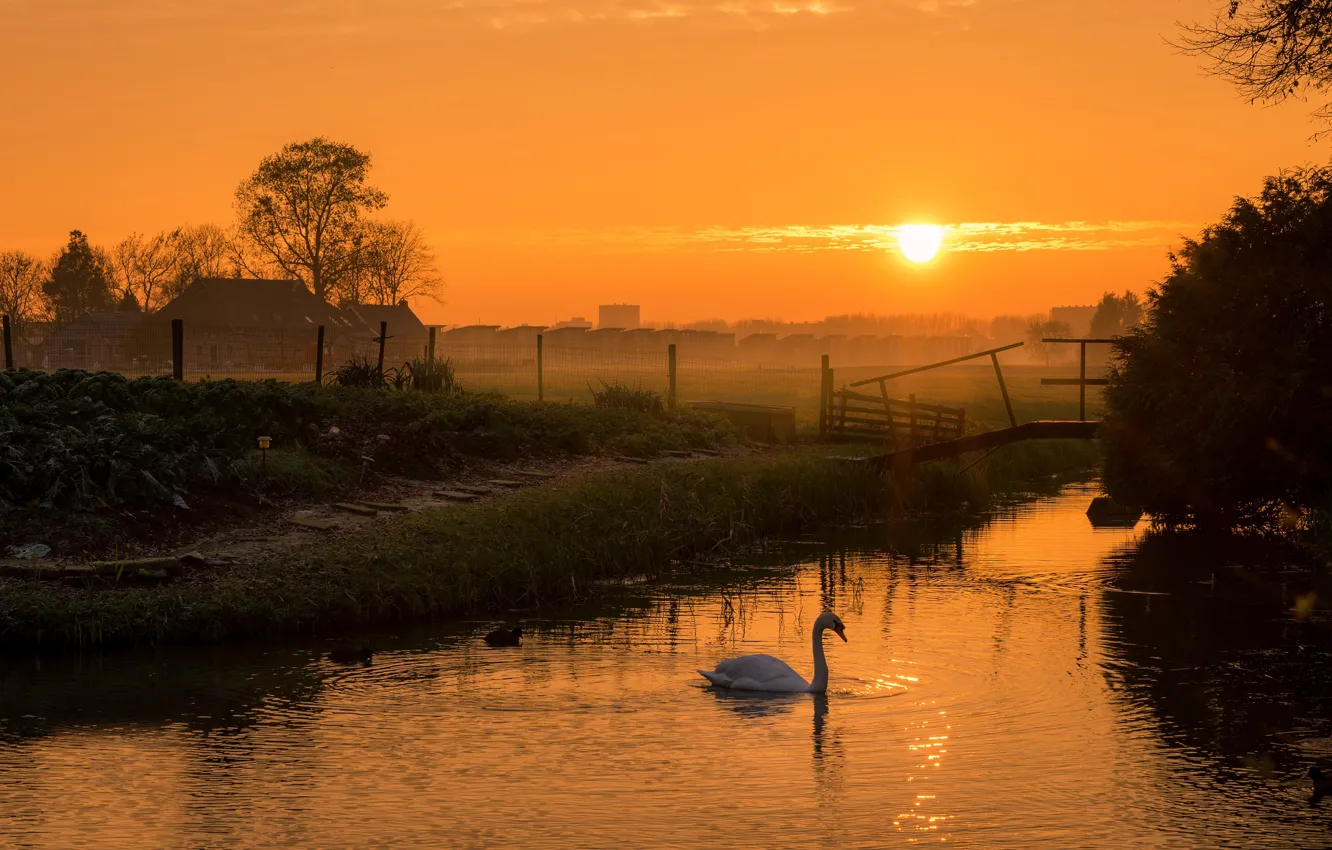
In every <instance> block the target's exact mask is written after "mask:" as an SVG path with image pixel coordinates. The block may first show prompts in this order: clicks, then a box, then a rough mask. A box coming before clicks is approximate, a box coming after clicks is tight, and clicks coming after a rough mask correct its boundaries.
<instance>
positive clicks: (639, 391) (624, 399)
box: [588, 381, 666, 413]
mask: <svg viewBox="0 0 1332 850" xmlns="http://www.w3.org/2000/svg"><path fill="white" fill-rule="evenodd" d="M588 389H589V390H591V392H592V401H593V404H595V405H596V406H597V407H603V408H613V409H616V410H638V411H641V412H643V413H662V412H663V411H665V409H666V406H665V404H664V403H663V402H662V399H661V396H660V395H658V394H657V393H656V392H653V391H652V390H645V389H643V388H642V387H629V386H625V385H624V384H621V383H620V382H619V381H616V382H615V383H613V384H608V383H606V382H605V381H602V382H601V391H600V392H598V391H597V390H594V389H592V388H591V387H590V386H589V387H588Z"/></svg>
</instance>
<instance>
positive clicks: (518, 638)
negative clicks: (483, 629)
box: [486, 627, 523, 646]
mask: <svg viewBox="0 0 1332 850" xmlns="http://www.w3.org/2000/svg"><path fill="white" fill-rule="evenodd" d="M486 643H488V644H490V645H491V646H522V645H523V630H522V628H521V627H519V628H513V629H495V631H493V632H491V633H490V634H488V635H486Z"/></svg>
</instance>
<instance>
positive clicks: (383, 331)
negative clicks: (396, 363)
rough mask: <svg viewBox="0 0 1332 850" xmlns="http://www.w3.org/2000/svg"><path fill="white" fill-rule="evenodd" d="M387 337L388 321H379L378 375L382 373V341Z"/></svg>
mask: <svg viewBox="0 0 1332 850" xmlns="http://www.w3.org/2000/svg"><path fill="white" fill-rule="evenodd" d="M387 339H388V322H380V323H379V375H380V377H383V375H384V341H385V340H387Z"/></svg>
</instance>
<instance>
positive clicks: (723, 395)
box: [4, 314, 820, 420]
mask: <svg viewBox="0 0 1332 850" xmlns="http://www.w3.org/2000/svg"><path fill="white" fill-rule="evenodd" d="M381 336H383V340H382V341H381V339H380V337H381ZM449 337H450V335H448V334H443V335H439V336H436V334H435V333H434V332H433V329H431V330H428V331H426V332H424V333H422V332H421V331H420V330H418V331H417V332H416V333H414V334H411V333H408V334H402V333H395V332H394V329H393V328H388V327H384V326H381V329H380V333H379V334H374V333H365V332H361V333H349V332H347V331H344V330H341V329H335V328H332V327H328V328H325V327H318V326H311V327H309V328H305V329H280V330H275V329H268V328H235V327H213V326H208V325H204V324H195V323H189V324H188V325H186V324H185V323H183V322H181V321H180V320H175V321H169V320H162V321H154V320H153V319H152V317H148V318H143V317H141V316H138V315H136V314H129V315H128V316H123V317H122V316H118V315H115V314H98V315H93V314H89V315H85V316H83V317H81V318H80V319H79V320H76V321H75V322H71V323H68V324H63V325H59V324H53V323H50V324H44V323H25V324H22V325H18V324H15V325H13V326H7V330H6V333H5V344H6V347H5V351H6V357H5V362H4V365H5V366H6V367H7V368H18V369H34V370H41V371H54V370H56V369H87V370H90V371H110V372H119V373H121V374H124V375H126V376H129V377H138V376H143V375H162V376H174V377H177V378H179V379H181V380H203V379H222V378H235V379H240V380H262V379H276V380H280V381H291V382H298V381H315V380H324V381H331V380H334V379H336V374H337V372H338V370H339V369H340V368H342V367H343V366H344V365H346V364H348V363H349V362H352V361H363V362H368V363H370V364H374V365H376V366H378V365H379V364H380V363H381V362H382V364H383V367H384V369H385V370H386V371H387V370H390V369H401V367H402V366H403V365H404V364H407V363H410V362H412V361H413V360H416V359H418V358H426V357H429V356H431V354H432V352H433V356H434V357H435V358H437V359H439V360H448V361H449V362H450V364H451V366H452V368H453V372H454V375H455V377H456V379H457V381H458V384H459V385H460V386H462V387H464V388H466V389H469V390H475V391H481V392H494V393H499V394H502V395H505V396H508V397H511V398H516V399H530V400H537V399H543V400H550V401H574V402H584V403H590V402H591V401H592V400H593V393H594V392H599V391H600V390H601V389H602V388H603V387H604V386H606V385H622V386H626V387H631V388H634V389H644V390H650V391H652V392H655V393H658V394H659V395H661V396H662V398H663V399H666V398H668V397H670V396H671V395H672V392H673V391H674V399H675V400H676V401H680V402H689V401H731V402H749V403H761V404H784V405H794V406H797V407H798V408H799V409H800V414H801V416H802V418H809V419H811V420H813V419H814V418H815V417H816V416H817V407H818V401H819V380H820V371H819V368H818V367H817V365H813V364H811V366H810V367H809V368H804V367H800V366H789V365H767V364H763V363H757V362H753V361H749V360H739V359H727V358H723V357H704V356H696V355H692V354H690V355H685V356H680V357H676V356H675V348H676V346H675V345H674V344H671V345H669V346H664V347H660V348H635V347H629V346H623V345H606V346H604V347H597V346H595V345H589V344H588V343H587V342H584V341H582V340H570V341H568V342H564V341H560V340H559V338H558V337H557V338H556V339H554V340H551V339H543V337H542V335H539V334H532V335H531V336H530V338H527V339H521V340H515V341H512V342H508V343H500V344H495V343H490V344H466V343H463V342H455V341H453V340H451V339H450V338H449ZM321 340H322V343H323V344H322V346H321V345H320V342H321ZM321 349H322V351H321ZM381 357H382V361H381Z"/></svg>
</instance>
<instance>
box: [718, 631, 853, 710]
mask: <svg viewBox="0 0 1332 850" xmlns="http://www.w3.org/2000/svg"><path fill="white" fill-rule="evenodd" d="M825 629H832V630H833V631H834V632H837V636H838V637H839V638H841V639H842V640H843V641H845V640H846V626H844V625H842V618H841V617H838V616H837V615H836V614H834V613H833V612H831V611H825V612H824V613H822V614H820V615H819V618H818V619H817V620H815V621H814V681H812V682H806V681H805V680H804V679H803V678H801V676H800V674H799V673H797V672H796V671H794V670H792V669H791V665H790V664H787V663H786V662H785V661H783V660H781V659H780V658H773V657H772V656H771V655H742V656H740V657H739V658H728V659H726V660H725V661H722V662H721V663H719V664H718V665H717V669H715V670H713V671H712V672H708V671H707V670H699V671H698V672H699V673H702V674H703V678H705V679H707V680H708V681H709V682H711V683H712V684H714V685H716V686H717V687H720V688H734V689H736V690H739V691H767V692H769V693H783V694H788V693H799V694H804V693H809V694H821V693H823V692H824V691H826V690H828V661H827V660H826V659H825V658H824V657H823V632H824V630H825Z"/></svg>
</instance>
